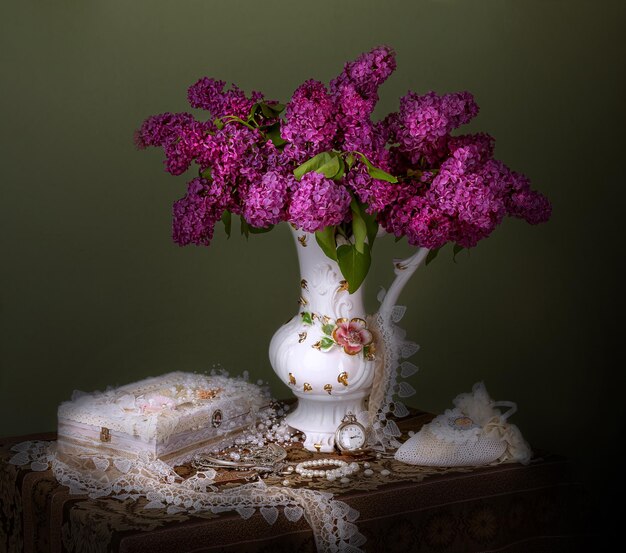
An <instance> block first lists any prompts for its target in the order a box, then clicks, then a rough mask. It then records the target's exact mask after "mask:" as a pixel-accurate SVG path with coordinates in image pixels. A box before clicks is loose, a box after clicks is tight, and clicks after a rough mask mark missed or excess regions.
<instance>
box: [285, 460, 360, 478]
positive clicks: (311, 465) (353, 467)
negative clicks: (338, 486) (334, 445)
mask: <svg viewBox="0 0 626 553" xmlns="http://www.w3.org/2000/svg"><path fill="white" fill-rule="evenodd" d="M329 465H334V466H336V467H337V468H334V469H330V470H329V469H326V470H313V469H315V468H316V467H325V466H329ZM358 470H359V465H358V464H357V463H350V464H348V463H346V462H345V461H342V460H340V459H316V460H313V461H304V462H302V463H298V464H297V465H296V472H297V473H298V474H299V475H300V476H304V477H309V478H310V477H313V476H325V477H326V478H327V479H328V480H335V479H336V478H341V477H342V476H349V475H350V474H353V473H355V472H356V471H358Z"/></svg>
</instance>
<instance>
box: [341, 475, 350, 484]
mask: <svg viewBox="0 0 626 553" xmlns="http://www.w3.org/2000/svg"><path fill="white" fill-rule="evenodd" d="M340 482H341V483H342V484H348V483H349V482H350V479H349V478H346V477H345V476H344V477H343V478H342V479H341V480H340Z"/></svg>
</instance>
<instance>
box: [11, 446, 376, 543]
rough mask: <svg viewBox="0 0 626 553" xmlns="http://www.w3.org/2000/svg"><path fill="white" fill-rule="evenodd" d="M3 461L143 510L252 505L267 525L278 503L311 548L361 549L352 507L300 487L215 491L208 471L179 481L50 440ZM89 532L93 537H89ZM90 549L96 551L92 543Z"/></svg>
mask: <svg viewBox="0 0 626 553" xmlns="http://www.w3.org/2000/svg"><path fill="white" fill-rule="evenodd" d="M12 450H13V451H14V452H15V455H14V456H13V457H12V458H11V460H10V461H9V463H11V464H13V465H18V466H29V468H30V469H31V470H33V471H45V470H48V469H49V468H51V469H52V471H53V473H54V476H55V478H56V479H57V480H58V481H59V482H60V483H61V484H63V485H65V486H68V487H69V489H70V493H72V494H86V495H88V496H89V497H91V498H100V497H106V496H110V497H114V498H118V499H128V498H133V499H137V498H139V497H146V498H147V499H148V504H147V505H146V507H145V508H146V509H166V510H167V513H168V514H173V513H177V512H183V511H184V512H191V513H193V512H201V511H212V512H213V513H219V512H222V511H236V512H237V513H239V515H240V516H241V517H242V518H244V519H247V518H249V517H251V516H252V515H253V514H254V513H255V511H256V510H257V509H258V510H259V512H260V514H261V515H262V516H263V518H264V519H265V520H266V521H267V522H268V524H274V522H276V520H277V518H278V515H279V510H278V507H283V513H284V515H285V517H286V518H287V519H288V520H289V521H291V522H295V521H297V520H299V519H300V518H301V517H302V516H304V518H305V520H306V521H307V522H308V523H309V525H310V526H311V528H312V530H313V534H314V537H315V542H316V544H317V549H318V550H319V551H326V552H332V553H335V552H340V551H341V552H347V553H361V552H362V550H361V549H360V548H359V547H360V546H361V545H363V543H365V537H364V536H363V535H362V534H361V533H360V532H359V530H358V528H357V526H356V525H355V524H354V522H355V521H356V519H357V518H358V516H359V513H358V511H356V510H355V509H353V508H352V507H350V506H349V505H347V504H346V503H344V502H343V501H337V500H334V499H333V495H332V494H330V493H323V492H319V491H315V490H308V489H302V488H285V487H277V486H267V485H265V483H263V482H255V483H251V484H244V485H242V486H238V487H236V488H231V489H228V490H224V491H222V490H218V489H217V488H216V487H215V486H214V485H213V481H214V478H215V471H213V470H212V469H209V470H206V471H203V472H199V473H197V474H196V475H194V476H193V477H190V478H188V479H186V480H183V479H181V478H180V477H179V476H178V475H177V474H176V472H174V470H173V469H172V467H170V466H169V465H167V464H166V463H164V462H162V461H159V460H150V459H149V458H148V457H147V456H145V457H143V458H142V457H139V458H137V459H132V460H131V459H128V458H125V457H105V456H102V455H94V454H93V453H91V454H90V453H88V452H87V451H86V450H85V451H84V452H78V451H77V452H76V454H72V455H65V454H63V453H62V452H60V451H57V448H56V444H55V442H40V441H33V442H22V443H20V444H17V445H16V446H14V447H13V448H12ZM95 539H96V538H95V534H94V540H95ZM91 550H93V551H98V544H97V543H94V544H93V548H92V549H91Z"/></svg>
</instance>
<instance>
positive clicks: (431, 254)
mask: <svg viewBox="0 0 626 553" xmlns="http://www.w3.org/2000/svg"><path fill="white" fill-rule="evenodd" d="M440 249H441V248H436V249H434V250H430V251H429V252H428V254H427V255H426V262H425V263H424V266H426V265H428V264H429V263H430V262H432V261H433V260H434V259H435V257H437V254H438V253H439V250H440Z"/></svg>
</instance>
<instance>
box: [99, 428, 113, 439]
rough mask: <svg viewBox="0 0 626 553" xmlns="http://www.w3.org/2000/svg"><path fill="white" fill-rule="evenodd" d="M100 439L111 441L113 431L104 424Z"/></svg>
mask: <svg viewBox="0 0 626 553" xmlns="http://www.w3.org/2000/svg"><path fill="white" fill-rule="evenodd" d="M100 441H101V442H110V441H111V431H110V430H109V429H108V428H106V427H105V426H103V427H102V428H100Z"/></svg>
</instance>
